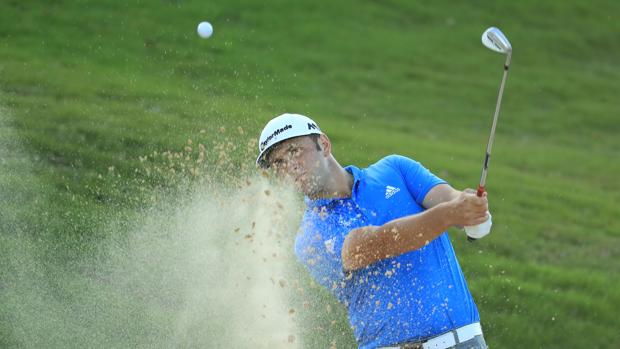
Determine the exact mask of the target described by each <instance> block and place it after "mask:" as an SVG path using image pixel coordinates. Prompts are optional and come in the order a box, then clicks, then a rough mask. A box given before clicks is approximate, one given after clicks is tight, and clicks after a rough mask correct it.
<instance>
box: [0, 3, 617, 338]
mask: <svg viewBox="0 0 620 349" xmlns="http://www.w3.org/2000/svg"><path fill="white" fill-rule="evenodd" d="M618 14H620V5H619V4H618V3H617V2H616V1H595V2H588V3H586V2H579V1H563V2H545V3H540V2H538V1H532V0H525V1H519V2H515V1H498V2H493V3H488V2H480V1H474V2H459V3H454V2H447V1H439V2H433V3H422V2H411V1H395V0H393V1H382V2H376V1H338V2H327V1H324V2H323V1H300V2H294V3H292V2H289V1H267V2H256V1H249V0H245V1H227V2H218V3H216V2H208V3H204V2H199V1H193V2H184V1H158V2H144V1H128V2H122V3H117V2H101V1H99V2H97V1H28V2H23V1H11V0H9V1H3V2H2V3H1V4H0V105H2V106H3V107H4V109H3V116H2V120H0V126H2V128H1V129H2V134H1V135H2V137H3V139H4V140H5V141H6V140H7V139H13V140H12V141H11V142H14V141H15V140H18V141H19V143H20V144H22V145H23V147H24V148H23V149H20V150H19V151H18V150H15V151H13V152H4V151H3V152H2V153H0V154H2V157H3V159H1V160H2V162H1V163H2V165H3V166H5V167H4V168H5V169H10V170H6V171H5V170H2V172H0V184H1V185H2V186H1V187H0V188H1V190H0V194H1V195H2V198H1V199H0V203H1V204H2V208H1V211H2V215H1V217H2V218H3V222H1V223H0V228H2V231H0V233H1V234H2V240H0V241H2V242H3V244H2V247H1V248H0V250H4V253H5V254H4V255H5V256H10V250H11V246H12V245H11V241H13V238H14V236H16V235H17V234H18V233H19V234H21V233H25V232H29V231H33V229H36V230H37V231H38V232H40V234H41V235H42V236H43V239H44V240H45V241H48V242H50V243H51V244H52V246H56V247H50V249H52V250H55V251H56V252H54V251H49V254H50V256H57V255H58V251H61V252H60V255H63V254H65V253H66V254H67V255H70V253H69V252H67V251H72V252H75V251H84V249H86V250H88V247H87V246H88V241H90V239H97V237H96V236H95V237H93V236H92V235H91V233H93V232H96V231H97V229H96V226H97V225H98V224H100V223H101V222H97V221H95V222H92V220H91V218H92V217H105V216H106V215H108V214H119V213H118V212H119V211H123V210H127V211H128V212H129V211H131V210H133V209H137V208H139V201H132V200H131V198H132V197H135V196H138V195H140V190H139V186H137V185H135V181H134V179H131V180H130V178H134V173H133V171H134V170H135V168H136V167H138V166H139V160H138V157H139V156H143V155H145V154H150V153H152V152H153V151H163V150H166V149H170V148H174V147H179V146H182V145H183V144H184V142H185V141H186V139H187V138H190V137H196V136H197V135H199V134H200V130H202V129H206V130H207V131H209V132H211V131H214V130H218V129H219V127H220V126H227V127H229V128H235V127H237V126H239V125H241V126H242V127H244V129H245V130H246V131H249V130H252V134H250V135H248V134H247V132H246V133H245V135H244V136H242V137H241V138H242V139H243V140H244V141H246V140H247V139H248V138H250V137H255V136H256V135H255V134H256V133H257V131H258V130H259V129H260V127H261V126H262V124H263V123H264V122H265V121H266V120H268V119H269V118H271V117H273V116H274V115H277V114H278V113H281V112H283V111H297V112H301V113H305V114H307V115H310V116H312V117H313V118H315V119H316V120H317V121H318V122H319V123H320V124H321V126H322V128H323V129H324V130H326V131H327V132H328V134H329V135H330V137H331V139H332V141H333V143H334V153H335V155H336V157H337V158H338V159H339V160H340V161H341V162H342V163H356V164H358V165H367V164H369V163H372V162H373V161H375V160H376V159H378V158H379V157H381V156H384V155H386V154H389V153H401V154H404V155H408V156H411V157H414V158H416V159H417V160H419V161H421V162H423V163H424V164H425V165H426V166H427V167H429V168H431V169H432V170H433V171H435V172H436V173H438V174H439V175H440V176H442V177H444V178H445V179H447V180H448V181H450V182H451V183H452V184H453V185H454V186H456V187H459V188H462V187H466V186H469V187H473V186H475V184H476V182H477V180H478V175H479V170H480V162H481V160H482V155H483V154H482V153H483V150H484V145H485V142H486V137H487V132H488V129H489V127H490V121H491V115H492V111H493V107H494V103H495V98H496V93H497V87H498V84H499V79H500V77H501V65H502V63H503V58H502V57H501V56H499V55H497V54H494V53H492V52H490V51H488V50H486V49H484V48H483V47H482V46H481V44H480V42H479V36H480V34H481V33H482V31H483V30H484V29H485V28H486V27H488V26H490V25H496V26H499V27H500V28H502V30H503V31H504V32H505V33H506V34H507V35H508V37H509V38H510V40H511V42H512V44H513V47H514V51H515V52H514V57H513V63H512V67H511V75H510V77H509V79H508V84H507V88H506V95H505V99H504V104H503V109H502V116H501V120H500V124H499V129H498V134H497V141H496V144H495V148H494V152H493V158H492V160H491V169H490V176H489V182H488V190H489V193H490V200H491V206H492V209H493V213H494V223H495V224H494V233H493V235H492V236H490V237H489V238H487V239H485V240H482V241H479V242H477V243H476V244H475V245H471V244H468V243H466V242H464V239H463V237H462V235H461V234H460V233H458V232H453V234H452V237H453V240H454V244H455V248H456V250H457V253H458V256H459V260H460V262H461V265H462V267H463V269H464V270H465V272H466V274H467V277H468V281H469V284H470V287H471V289H472V291H473V293H474V296H475V297H476V299H477V300H478V304H479V306H480V311H481V315H482V318H483V322H484V325H485V328H486V337H487V339H488V343H489V344H490V345H491V346H492V347H496V348H516V347H527V348H538V347H540V348H566V347H592V348H595V347H596V348H613V347H617V346H618V345H620V337H619V336H620V335H619V332H618V327H619V326H620V322H619V321H618V319H617V316H616V315H615V311H616V309H618V308H619V307H620V292H619V291H618V289H620V281H618V278H617V277H613V276H614V275H616V276H617V275H618V272H619V271H620V262H619V260H620V258H619V257H620V235H619V234H620V223H619V222H618V220H617V216H618V202H620V189H619V187H618V185H617V183H616V174H617V173H619V172H620V161H618V160H620V158H619V157H618V153H619V151H620V140H619V138H618V135H619V134H620V119H619V117H620V116H619V115H620V113H619V112H620V110H619V108H618V106H617V103H616V102H615V100H616V99H617V97H613V96H615V95H617V86H618V84H617V82H618V81H620V69H618V68H617V57H619V56H620V49H619V48H618V45H617V38H618V37H619V34H620V21H618ZM203 19H208V20H210V21H211V22H212V23H213V25H214V28H215V33H214V36H213V38H212V39H210V40H199V39H198V37H197V36H196V35H195V33H194V29H195V25H196V24H197V23H198V21H200V20H203ZM11 144H13V143H11ZM10 149H13V148H10ZM20 159H22V160H23V159H28V161H21V160H20ZM111 167H113V172H114V174H116V176H114V177H111V176H108V177H107V178H108V179H106V180H105V182H103V181H102V180H101V178H100V177H99V176H100V175H101V174H104V175H105V174H108V173H109V172H110V171H111V170H110V168H111ZM110 177H111V178H110ZM152 185H157V183H152ZM33 193H36V194H33ZM16 198H19V200H20V203H15V202H14V200H13V199H16ZM37 198H45V199H40V200H37ZM102 212H104V213H102ZM50 258H52V257H50ZM0 261H4V262H6V260H5V259H1V258H0ZM4 265H6V263H4ZM0 266H3V264H0ZM0 272H2V273H3V274H4V273H10V270H8V269H2V270H0ZM0 275H2V274H0ZM7 275H8V274H7ZM1 289H2V288H1V285H0V290H1ZM316 292H318V293H319V294H322V296H323V297H325V295H324V294H323V293H321V291H316ZM10 306H11V305H10V304H6V303H5V304H0V310H2V309H3V308H6V307H10ZM0 313H1V311H0ZM335 317H336V318H337V320H338V322H337V325H335V326H336V327H337V329H335V330H328V331H331V332H329V335H320V336H316V337H318V338H314V339H312V338H310V339H307V341H308V343H310V344H308V346H309V347H312V346H314V347H320V346H327V343H329V342H331V341H336V342H337V344H338V345H340V346H345V347H346V346H351V345H352V344H351V338H350V334H349V333H348V332H347V331H346V330H343V328H346V324H345V320H344V319H343V318H342V313H337V312H336V315H335ZM320 321H325V324H323V325H320V326H322V327H324V328H330V326H331V327H334V326H332V325H330V323H329V321H331V320H326V319H324V320H320ZM10 323H11V319H9V318H6V317H5V316H0V346H11V345H16V342H15V339H14V338H13V336H14V335H15V334H14V333H13V332H12V330H11V325H10ZM343 324H344V325H343ZM310 332H311V331H310ZM343 332H344V333H343Z"/></svg>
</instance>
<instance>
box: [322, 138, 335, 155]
mask: <svg viewBox="0 0 620 349" xmlns="http://www.w3.org/2000/svg"><path fill="white" fill-rule="evenodd" d="M319 144H320V145H321V148H322V150H321V152H322V153H323V155H324V156H329V155H330V154H331V153H332V142H330V140H329V138H328V137H327V136H326V135H324V134H321V135H320V136H319Z"/></svg>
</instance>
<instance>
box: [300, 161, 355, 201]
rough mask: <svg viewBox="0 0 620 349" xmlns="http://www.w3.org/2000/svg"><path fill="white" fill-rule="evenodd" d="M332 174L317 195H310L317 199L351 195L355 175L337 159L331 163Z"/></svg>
mask: <svg viewBox="0 0 620 349" xmlns="http://www.w3.org/2000/svg"><path fill="white" fill-rule="evenodd" d="M330 173H331V175H330V176H329V178H328V181H327V183H326V185H325V186H324V189H323V190H321V191H320V192H318V193H316V194H315V195H310V196H309V197H310V198H311V199H313V200H316V199H333V198H348V197H351V188H352V187H353V175H352V174H351V173H349V171H347V170H345V169H344V168H343V167H342V166H340V164H339V163H338V162H336V161H333V162H332V163H331V164H330Z"/></svg>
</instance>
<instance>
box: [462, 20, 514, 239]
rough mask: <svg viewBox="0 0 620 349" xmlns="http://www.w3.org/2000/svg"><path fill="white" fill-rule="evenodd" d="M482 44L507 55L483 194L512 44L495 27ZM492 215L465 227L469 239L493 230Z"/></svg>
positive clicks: (484, 170)
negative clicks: (483, 220)
mask: <svg viewBox="0 0 620 349" xmlns="http://www.w3.org/2000/svg"><path fill="white" fill-rule="evenodd" d="M482 44H483V45H484V46H486V47H488V48H489V49H491V50H493V51H495V52H499V53H502V54H505V55H506V62H505V63H504V75H503V76H502V82H501V84H500V85H499V94H498V96H497V103H496V104H495V113H494V115H493V125H492V126H491V134H490V135H489V141H488V143H487V150H486V155H485V157H484V163H483V165H482V175H481V177H480V184H479V185H478V190H477V191H476V195H478V196H482V195H483V194H484V192H485V185H486V180H487V172H488V169H489V159H490V158H491V148H492V147H493V141H494V139H495V129H496V127H497V119H498V117H499V109H500V107H501V104H502V95H503V94H504V86H505V85H506V78H507V77H508V67H509V66H510V58H511V56H512V46H511V45H510V42H509V41H508V39H507V38H506V36H505V35H504V34H503V33H502V31H501V30H499V29H498V28H495V27H490V28H489V29H487V30H485V31H484V33H483V34H482ZM491 224H492V223H491V217H490V216H489V219H488V220H487V221H486V222H484V223H482V224H479V225H476V226H473V227H465V232H466V233H467V239H468V240H469V241H473V240H476V239H478V238H480V237H483V236H485V235H486V234H488V233H489V231H490V230H491Z"/></svg>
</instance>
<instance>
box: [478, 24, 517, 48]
mask: <svg viewBox="0 0 620 349" xmlns="http://www.w3.org/2000/svg"><path fill="white" fill-rule="evenodd" d="M482 44H484V46H486V47H488V48H489V49H491V50H493V51H495V52H499V53H503V54H509V53H511V52H512V46H511V45H510V42H509V41H508V39H506V36H505V35H504V33H502V31H501V30H499V29H497V28H495V27H491V28H489V29H487V30H485V31H484V33H482Z"/></svg>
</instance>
